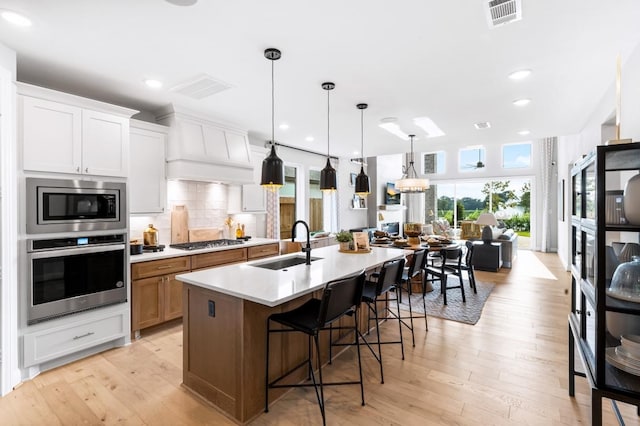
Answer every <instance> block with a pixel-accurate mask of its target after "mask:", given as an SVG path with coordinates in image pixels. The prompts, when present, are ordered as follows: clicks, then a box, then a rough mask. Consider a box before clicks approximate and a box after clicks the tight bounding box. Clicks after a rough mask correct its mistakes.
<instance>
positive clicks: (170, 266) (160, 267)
mask: <svg viewBox="0 0 640 426" xmlns="http://www.w3.org/2000/svg"><path fill="white" fill-rule="evenodd" d="M169 268H173V265H162V266H158V268H157V269H169Z"/></svg>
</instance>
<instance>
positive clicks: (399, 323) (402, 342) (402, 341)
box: [387, 287, 411, 360]
mask: <svg viewBox="0 0 640 426" xmlns="http://www.w3.org/2000/svg"><path fill="white" fill-rule="evenodd" d="M398 292H402V290H401V289H400V288H398V287H396V307H397V308H398V328H399V329H400V350H401V351H402V359H403V360H404V339H403V338H402V320H401V319H400V300H399V299H398ZM409 305H411V304H409ZM387 309H388V308H387Z"/></svg>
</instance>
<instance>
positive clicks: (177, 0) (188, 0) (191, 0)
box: [166, 0, 198, 6]
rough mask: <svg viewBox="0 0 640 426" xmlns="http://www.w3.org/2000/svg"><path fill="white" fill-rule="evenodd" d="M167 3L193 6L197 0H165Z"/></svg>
mask: <svg viewBox="0 0 640 426" xmlns="http://www.w3.org/2000/svg"><path fill="white" fill-rule="evenodd" d="M166 1H167V3H171V4H175V5H176V6H193V5H194V4H196V3H198V0H166Z"/></svg>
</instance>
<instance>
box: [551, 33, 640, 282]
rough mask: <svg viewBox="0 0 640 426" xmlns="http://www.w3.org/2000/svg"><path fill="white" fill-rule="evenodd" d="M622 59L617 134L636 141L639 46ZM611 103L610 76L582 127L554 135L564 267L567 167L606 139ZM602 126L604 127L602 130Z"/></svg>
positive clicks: (567, 224)
mask: <svg viewBox="0 0 640 426" xmlns="http://www.w3.org/2000/svg"><path fill="white" fill-rule="evenodd" d="M622 60H623V66H622V73H621V74H622V78H621V94H622V95H621V112H622V114H621V118H620V123H621V126H620V129H621V130H620V137H621V138H622V139H625V138H631V139H633V141H640V118H639V117H640V45H638V46H637V47H636V48H635V50H633V51H632V52H631V54H630V55H629V57H627V58H625V57H623V58H622ZM612 74H613V73H612ZM615 105H616V96H615V80H614V79H613V76H612V80H611V84H610V86H609V88H608V89H607V91H606V92H605V93H604V95H603V96H602V99H601V100H600V102H599V103H598V104H597V106H596V108H595V109H594V110H593V112H592V113H591V114H590V116H589V118H588V120H587V122H586V123H585V125H584V127H583V128H582V130H581V131H580V132H579V133H578V134H575V135H567V136H563V137H560V138H558V140H559V142H558V165H559V167H558V173H559V179H564V180H565V200H564V201H565V221H564V222H560V223H559V225H558V253H559V256H560V259H561V260H562V262H563V263H564V264H565V266H566V267H567V270H568V268H569V259H570V249H571V247H570V246H569V244H570V241H571V240H570V238H569V233H570V230H571V220H570V217H567V215H569V216H570V214H571V213H570V211H569V208H570V206H571V179H570V177H569V176H570V175H569V170H570V168H571V165H572V164H573V163H574V162H575V161H577V160H579V159H580V158H582V156H583V155H586V154H587V153H589V152H590V151H592V150H593V149H594V148H595V147H596V146H597V145H601V144H603V143H604V142H605V141H606V138H607V137H608V135H610V128H609V123H611V120H612V118H613V117H615ZM603 125H605V126H606V129H605V130H604V131H603Z"/></svg>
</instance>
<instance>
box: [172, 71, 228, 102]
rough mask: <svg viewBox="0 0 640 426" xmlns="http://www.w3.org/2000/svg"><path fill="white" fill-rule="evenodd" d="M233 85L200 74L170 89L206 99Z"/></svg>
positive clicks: (191, 96) (195, 97)
mask: <svg viewBox="0 0 640 426" xmlns="http://www.w3.org/2000/svg"><path fill="white" fill-rule="evenodd" d="M231 87H233V86H232V85H230V84H228V83H225V82H224V81H221V80H216V79H215V78H213V77H211V76H210V75H208V74H200V75H197V76H195V77H194V78H192V79H191V80H188V81H186V82H184V83H181V84H178V85H176V86H174V87H172V88H171V89H170V90H171V91H172V92H175V93H180V94H181V95H184V96H188V97H190V98H194V99H204V98H206V97H208V96H211V95H215V94H216V93H220V92H222V91H223V90H227V89H230V88H231Z"/></svg>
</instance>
